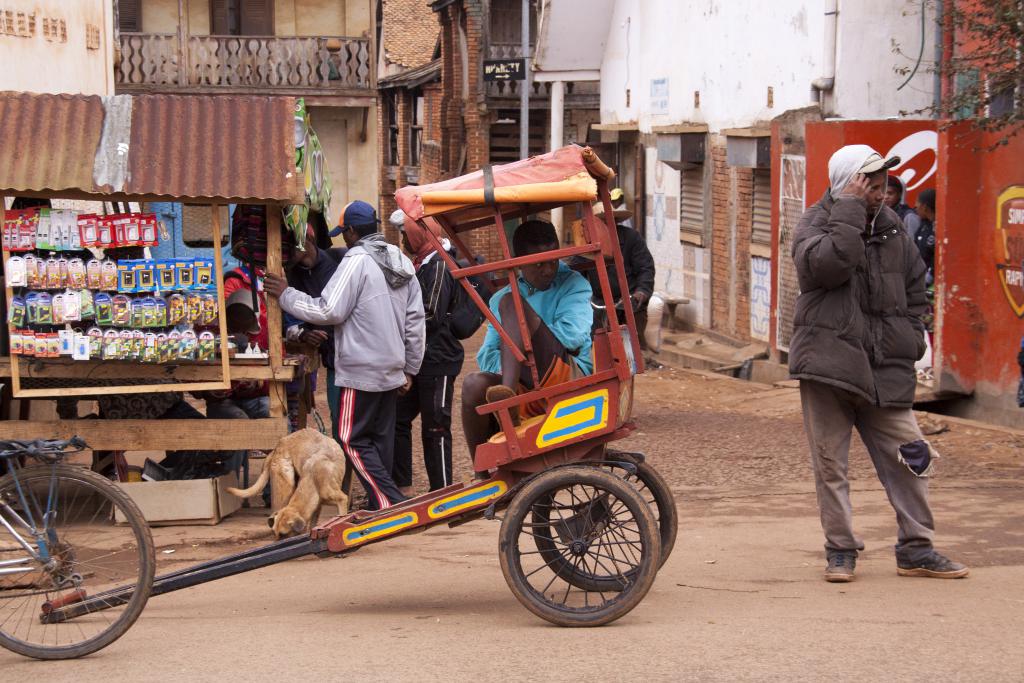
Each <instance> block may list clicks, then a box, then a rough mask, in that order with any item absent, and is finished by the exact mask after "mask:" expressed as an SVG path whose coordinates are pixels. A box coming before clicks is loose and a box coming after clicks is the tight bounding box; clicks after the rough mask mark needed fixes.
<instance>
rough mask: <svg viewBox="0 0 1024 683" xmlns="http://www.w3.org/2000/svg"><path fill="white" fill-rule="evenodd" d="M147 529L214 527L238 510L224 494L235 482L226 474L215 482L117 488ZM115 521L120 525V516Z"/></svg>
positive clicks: (235, 498) (238, 501)
mask: <svg viewBox="0 0 1024 683" xmlns="http://www.w3.org/2000/svg"><path fill="white" fill-rule="evenodd" d="M118 486H119V487H121V490H123V491H124V492H125V493H127V494H128V495H129V496H130V497H131V499H132V500H134V501H135V504H136V505H138V506H139V509H140V510H142V514H143V516H144V517H145V518H146V521H147V522H149V524H150V525H151V526H173V525H189V524H205V525H212V524H217V523H218V522H220V520H222V519H224V518H225V517H227V516H228V515H230V514H231V513H232V512H234V511H235V510H237V509H239V508H240V507H242V499H241V498H239V497H238V496H233V495H231V494H230V493H228V492H227V488H228V487H229V486H238V478H237V477H236V476H235V475H234V474H233V473H232V474H226V475H224V476H222V477H217V478H216V479H186V480H182V481H142V482H133V483H125V484H120V483H119V484H118ZM115 518H116V519H115V521H117V522H118V523H123V522H124V519H123V518H122V517H121V515H120V514H116V515H115Z"/></svg>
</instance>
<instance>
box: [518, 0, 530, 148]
mask: <svg viewBox="0 0 1024 683" xmlns="http://www.w3.org/2000/svg"><path fill="white" fill-rule="evenodd" d="M522 10H523V16H522V29H523V30H522V34H523V65H524V68H525V70H526V74H525V77H524V78H523V80H522V81H520V82H519V158H520V159H525V158H526V157H528V156H530V81H531V80H532V79H531V78H530V0H522Z"/></svg>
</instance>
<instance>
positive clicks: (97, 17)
mask: <svg viewBox="0 0 1024 683" xmlns="http://www.w3.org/2000/svg"><path fill="white" fill-rule="evenodd" d="M0 9H3V10H4V11H5V12H9V13H10V15H11V18H12V20H13V22H14V24H13V26H8V25H7V24H6V22H4V23H3V24H2V25H0V90H16V91H24V92H37V93H79V94H85V95H113V94H114V44H113V5H112V4H111V2H110V0H75V1H74V2H70V1H69V0H6V1H5V2H4V3H2V7H0ZM44 21H45V24H44ZM51 22H52V23H51ZM50 25H56V26H58V27H59V31H58V32H57V33H56V34H55V33H52V32H51V33H50V34H49V35H47V33H46V32H45V29H44V26H47V27H48V26H50ZM90 27H91V28H92V29H96V30H98V32H99V41H98V43H94V44H92V45H89V44H87V33H88V31H89V30H90ZM12 28H13V33H11V32H9V30H8V29H12Z"/></svg>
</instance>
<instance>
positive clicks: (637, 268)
mask: <svg viewBox="0 0 1024 683" xmlns="http://www.w3.org/2000/svg"><path fill="white" fill-rule="evenodd" d="M615 228H616V232H617V233H618V237H619V250H620V251H621V252H622V265H623V269H624V270H625V271H626V282H627V283H628V284H629V292H627V293H626V296H629V295H630V294H632V293H633V292H643V293H644V294H646V295H647V298H648V299H649V298H650V297H651V294H653V293H654V257H653V256H651V251H650V249H648V248H647V242H645V241H644V238H643V236H641V235H640V233H638V232H637V231H636V230H634V229H633V228H627V227H626V226H624V225H617V226H615ZM606 266H607V268H608V280H609V283H610V284H611V288H612V296H613V297H614V298H615V299H616V300H618V299H619V298H620V294H619V279H618V278H617V277H616V276H615V267H614V264H613V263H612V262H611V261H608V262H607V263H606ZM587 279H588V280H590V286H591V288H592V289H593V290H594V294H595V295H599V293H600V291H601V283H600V282H599V281H598V276H597V270H596V269H591V270H589V271H587Z"/></svg>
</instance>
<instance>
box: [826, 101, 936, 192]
mask: <svg viewBox="0 0 1024 683" xmlns="http://www.w3.org/2000/svg"><path fill="white" fill-rule="evenodd" d="M936 131H937V125H936V122H935V121H931V120H925V121H824V122H821V123H808V124H807V128H806V135H807V205H808V206H810V205H811V204H813V203H815V202H816V201H818V200H819V199H821V197H822V195H824V194H825V190H826V189H827V188H828V159H829V157H831V156H832V154H833V153H834V152H835V151H836V150H837V149H839V148H840V147H842V146H843V145H871V146H872V147H874V148H875V150H876V151H877V152H878V153H879V154H881V155H882V156H883V157H885V158H889V157H890V156H892V155H894V154H897V155H899V156H900V157H901V158H902V159H903V163H901V164H900V165H899V166H897V167H896V168H894V169H893V170H892V171H891V173H893V174H894V175H898V176H900V177H901V178H903V180H904V181H905V182H906V184H907V191H908V196H909V200H908V202H907V203H908V204H910V205H911V206H914V203H915V201H916V199H917V193H918V192H920V191H921V190H923V189H925V188H929V187H935V171H936V170H937V167H936V163H937V155H936V145H937V141H938V133H937V132H936Z"/></svg>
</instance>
